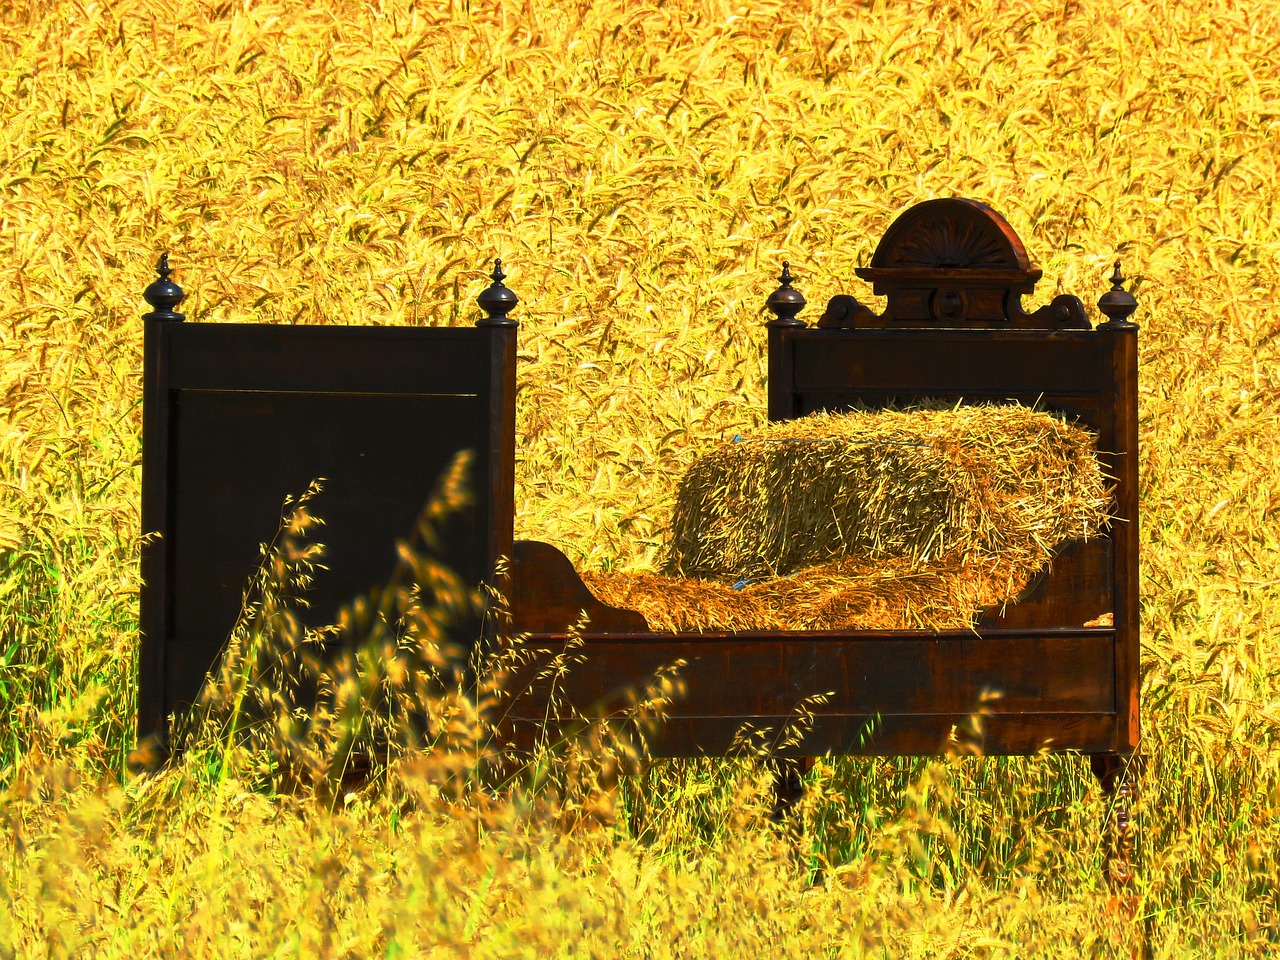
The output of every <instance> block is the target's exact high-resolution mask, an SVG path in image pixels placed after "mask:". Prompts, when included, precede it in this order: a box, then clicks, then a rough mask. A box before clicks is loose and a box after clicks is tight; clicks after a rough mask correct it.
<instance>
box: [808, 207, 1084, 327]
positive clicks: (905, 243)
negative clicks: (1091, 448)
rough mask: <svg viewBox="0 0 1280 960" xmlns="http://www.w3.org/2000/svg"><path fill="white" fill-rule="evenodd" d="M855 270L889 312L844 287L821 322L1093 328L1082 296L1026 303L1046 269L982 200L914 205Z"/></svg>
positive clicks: (834, 324)
mask: <svg viewBox="0 0 1280 960" xmlns="http://www.w3.org/2000/svg"><path fill="white" fill-rule="evenodd" d="M854 272H855V273H856V274H857V275H858V276H859V277H860V278H862V279H863V280H869V281H871V283H872V285H873V289H874V290H875V292H876V294H877V295H879V296H883V297H886V298H888V305H887V306H886V308H885V311H884V313H882V314H879V315H877V314H876V313H875V312H873V311H872V310H870V309H869V308H868V307H867V306H865V305H864V304H862V303H859V302H858V300H857V298H856V297H853V296H849V295H848V294H841V295H840V296H837V297H833V298H832V299H831V301H830V303H828V305H827V309H826V312H824V313H823V315H822V317H821V318H820V319H819V321H818V326H819V327H836V328H846V329H847V328H851V327H857V328H872V329H874V328H884V327H898V326H903V325H928V326H933V327H964V328H972V327H992V328H1003V329H1026V328H1031V329H1043V330H1061V329H1069V328H1082V329H1086V330H1087V329H1089V321H1088V319H1087V318H1086V317H1085V312H1084V304H1083V303H1081V302H1080V300H1079V298H1077V297H1072V296H1059V297H1055V298H1054V300H1053V301H1052V302H1051V303H1050V304H1048V305H1047V306H1043V307H1041V308H1040V309H1038V310H1036V311H1034V312H1033V313H1027V312H1026V311H1025V310H1024V309H1023V308H1022V297H1023V295H1024V294H1030V293H1033V292H1034V291H1035V285H1036V281H1037V280H1039V279H1040V277H1041V271H1040V270H1039V269H1038V268H1037V267H1034V266H1032V265H1031V261H1030V259H1029V258H1028V257H1027V251H1026V248H1025V247H1023V245H1022V241H1021V240H1019V239H1018V235H1017V234H1016V233H1015V232H1014V230H1013V228H1012V227H1011V226H1009V223H1008V221H1006V220H1005V219H1004V217H1002V216H1000V214H998V213H996V211H994V210H992V209H991V208H990V207H989V206H987V205H986V204H985V203H979V202H978V201H976V200H966V199H962V198H958V197H956V198H947V199H941V200H926V201H925V202H924V203H920V204H917V205H916V206H914V207H911V208H910V209H909V210H907V211H906V212H905V213H903V214H901V215H900V216H899V217H898V219H897V220H895V221H894V222H893V224H892V225H890V227H889V229H888V230H887V231H885V235H884V238H883V239H882V240H881V241H880V245H879V246H878V247H877V248H876V252H875V255H874V256H873V257H872V258H871V265H870V266H869V267H859V268H858V269H856V270H855V271H854ZM788 279H790V278H789V277H788ZM792 322H793V323H795V324H796V325H800V321H797V320H793V321H792Z"/></svg>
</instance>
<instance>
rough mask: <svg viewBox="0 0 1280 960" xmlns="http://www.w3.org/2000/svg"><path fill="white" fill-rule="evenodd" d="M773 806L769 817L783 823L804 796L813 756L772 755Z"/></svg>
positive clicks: (770, 762) (770, 761) (775, 821)
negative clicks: (805, 776)
mask: <svg viewBox="0 0 1280 960" xmlns="http://www.w3.org/2000/svg"><path fill="white" fill-rule="evenodd" d="M769 766H770V767H772V768H773V807H772V809H770V811H769V819H770V820H772V821H773V822H774V823H782V822H783V821H784V820H786V819H787V817H789V816H790V814H791V811H792V810H793V809H795V805H796V804H797V803H799V802H800V799H801V798H802V797H803V796H804V779H803V777H804V775H805V774H806V773H808V772H809V771H810V770H812V769H813V758H812V757H772V758H771V759H770V760H769Z"/></svg>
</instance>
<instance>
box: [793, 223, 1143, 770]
mask: <svg viewBox="0 0 1280 960" xmlns="http://www.w3.org/2000/svg"><path fill="white" fill-rule="evenodd" d="M856 273H857V274H858V276H859V277H861V278H863V279H865V280H870V281H872V283H873V284H874V291H875V293H876V294H879V295H881V296H884V297H886V299H887V305H886V308H885V310H884V312H883V313H881V314H876V313H874V312H873V311H872V310H871V309H870V308H868V307H866V306H865V305H864V304H862V303H861V302H859V301H858V299H857V298H856V297H854V296H852V295H849V294H841V295H838V296H836V297H833V298H832V299H831V300H830V301H829V302H828V304H827V308H826V310H825V311H824V313H823V314H822V316H821V317H820V318H819V320H818V324H817V326H816V327H815V328H810V327H808V326H806V324H805V323H804V322H803V321H801V320H799V319H798V318H797V315H798V314H799V313H800V312H801V310H802V309H803V308H804V306H805V300H804V297H803V295H801V294H800V293H799V291H797V290H796V289H795V288H794V287H793V286H792V280H793V278H792V276H791V273H790V265H789V264H784V266H783V273H782V276H781V277H780V281H781V285H780V286H779V288H778V289H777V290H776V291H774V293H773V294H772V295H771V296H770V297H769V300H768V307H769V309H770V310H771V311H772V312H773V313H774V315H775V319H773V320H771V321H770V322H769V324H768V327H769V419H771V420H785V419H790V418H792V417H800V416H804V415H805V414H809V413H814V412H816V411H820V410H829V411H842V410H849V409H854V408H869V409H878V408H883V407H886V406H891V405H892V406H904V405H907V404H911V403H914V402H918V401H922V400H933V399H936V400H945V401H949V402H957V403H1005V402H1017V403H1021V404H1023V405H1025V406H1029V407H1036V408H1038V409H1041V410H1045V411H1049V412H1053V413H1058V414H1062V415H1064V416H1066V417H1068V418H1070V419H1075V420H1078V421H1079V422H1080V423H1081V424H1083V425H1085V426H1087V427H1089V428H1090V429H1091V430H1094V431H1096V432H1097V434H1098V457H1099V461H1100V462H1101V465H1102V468H1103V470H1104V472H1105V473H1106V475H1107V476H1108V477H1110V478H1111V479H1112V480H1113V482H1114V488H1113V494H1112V496H1113V501H1112V505H1111V514H1112V518H1113V520H1112V524H1111V530H1110V537H1109V542H1108V541H1104V542H1099V543H1097V544H1096V545H1093V546H1090V547H1088V548H1087V550H1088V551H1089V553H1090V555H1092V556H1093V557H1094V558H1095V562H1098V563H1105V564H1107V565H1109V566H1110V567H1111V569H1110V570H1109V571H1103V573H1104V574H1105V580H1106V581H1107V582H1106V586H1107V588H1108V591H1109V592H1110V593H1111V595H1112V602H1113V604H1114V608H1115V628H1116V675H1115V689H1116V691H1118V693H1119V694H1120V695H1121V696H1123V697H1124V699H1125V700H1126V701H1127V702H1126V703H1123V704H1117V707H1118V713H1119V715H1120V716H1119V718H1118V724H1119V728H1120V729H1119V736H1118V739H1119V740H1120V741H1121V742H1124V743H1129V744H1135V743H1136V742H1137V730H1138V697H1137V690H1138V684H1137V677H1138V655H1139V643H1138V420H1137V411H1138V344H1137V333H1138V326H1137V324H1135V323H1133V322H1131V321H1130V320H1129V317H1130V316H1131V315H1132V314H1133V312H1134V310H1135V309H1136V307H1137V301H1136V300H1134V298H1133V297H1132V296H1131V295H1130V294H1129V293H1127V292H1126V291H1125V290H1124V288H1123V286H1122V284H1123V282H1124V278H1123V276H1122V275H1121V273H1120V264H1119V263H1117V264H1116V265H1115V271H1114V273H1113V275H1112V277H1111V283H1112V289H1111V291H1110V292H1108V293H1106V294H1104V295H1103V297H1102V299H1101V300H1100V301H1099V304H1098V306H1099V309H1100V310H1101V311H1102V312H1103V313H1104V314H1105V315H1106V317H1107V319H1106V321H1105V322H1102V323H1100V324H1098V326H1097V327H1096V328H1095V327H1092V326H1091V325H1090V323H1089V321H1088V318H1087V316H1086V314H1085V310H1084V306H1083V304H1082V303H1081V301H1080V300H1079V299H1078V298H1076V297H1073V296H1059V297H1056V298H1055V299H1054V300H1053V301H1052V302H1050V303H1049V304H1047V305H1045V306H1042V307H1040V308H1039V309H1037V310H1034V311H1031V312H1027V311H1026V310H1025V309H1024V308H1023V306H1022V297H1023V295H1026V294H1031V293H1033V292H1034V289H1035V283H1036V281H1037V280H1039V279H1040V276H1041V271H1040V270H1039V269H1037V268H1035V267H1033V266H1032V265H1031V263H1030V260H1029V259H1028V257H1027V253H1026V250H1025V249H1024V248H1023V245H1022V242H1021V240H1019V239H1018V236H1017V234H1016V233H1014V231H1013V228H1012V227H1010V225H1009V224H1008V223H1007V222H1006V221H1005V219H1004V218H1003V217H1001V216H1000V214H998V213H997V212H996V211H995V210H993V209H991V208H990V207H989V206H987V205H986V204H983V203H979V202H978V201H975V200H968V199H962V198H948V199H940V200H929V201H926V202H924V203H920V204H917V205H916V206H914V207H911V208H910V209H909V210H907V211H906V212H905V213H903V214H902V215H901V216H899V217H898V219H897V220H895V221H894V223H893V224H892V225H891V226H890V227H889V229H888V230H887V231H886V232H885V235H884V238H883V239H882V240H881V242H880V244H879V246H878V247H877V248H876V252H875V254H874V256H873V257H872V261H871V266H870V267H864V268H860V269H858V270H857V271H856ZM1104 551H1105V553H1104ZM1088 560H1089V558H1088V557H1086V561H1088ZM1027 609H1030V608H1029V607H1028V608H1027Z"/></svg>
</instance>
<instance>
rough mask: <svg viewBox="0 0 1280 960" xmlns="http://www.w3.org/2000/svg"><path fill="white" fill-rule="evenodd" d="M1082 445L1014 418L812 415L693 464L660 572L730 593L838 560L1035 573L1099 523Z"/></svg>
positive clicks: (964, 409) (1096, 492) (1092, 474)
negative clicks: (741, 585) (1011, 565)
mask: <svg viewBox="0 0 1280 960" xmlns="http://www.w3.org/2000/svg"><path fill="white" fill-rule="evenodd" d="M1093 448H1094V437H1093V435H1092V434H1091V433H1090V432H1089V431H1087V430H1084V429H1082V428H1080V427H1078V426H1075V425H1071V424H1067V423H1065V422H1064V421H1062V420H1061V419H1059V418H1056V417H1054V416H1051V415H1049V414H1045V413H1040V412H1037V411H1034V410H1030V409H1028V408H1026V407H1022V406H1017V405H1009V406H996V405H984V406H958V407H948V408H943V409H939V408H915V409H910V410H902V411H896V410H890V411H880V412H867V411H859V412H854V413H847V414H815V415H813V416H809V417H804V418H802V419H798V420H789V421H783V422H779V423H771V424H768V425H767V426H765V427H762V428H761V429H760V430H759V431H757V432H755V433H754V434H752V435H750V436H748V437H744V438H740V439H738V440H737V441H736V442H729V443H724V444H721V445H719V446H717V447H716V448H715V449H714V450H712V451H710V452H708V453H707V454H705V455H703V456H701V457H699V458H698V459H697V460H696V461H695V462H694V464H693V465H692V466H691V467H690V468H689V471H688V472H687V473H686V474H685V476H684V479H683V480H682V481H681V483H680V487H679V491H678V493H677V499H676V507H675V513H674V517H673V520H672V531H671V543H670V550H669V554H668V557H667V560H666V564H665V572H666V573H668V574H671V575H675V576H684V577H696V578H700V579H717V580H733V579H740V578H743V577H762V576H763V577H768V576H773V577H776V576H780V575H786V574H789V573H793V572H795V571H797V570H800V569H801V568H804V567H808V566H814V565H818V564H823V563H828V562H830V561H832V560H837V559H841V558H845V557H849V556H862V557H866V558H880V559H888V558H903V559H909V560H911V561H913V562H915V563H917V564H927V563H933V562H943V563H946V564H948V565H949V566H952V567H956V566H965V565H969V564H973V563H981V562H983V560H984V558H986V559H989V558H991V557H994V556H1001V557H1006V558H1007V557H1010V556H1016V557H1017V558H1018V561H1019V563H1018V564H1017V565H1019V566H1021V565H1025V564H1031V565H1033V569H1034V568H1035V567H1038V566H1039V565H1040V563H1043V562H1044V560H1046V559H1047V558H1048V556H1049V553H1050V551H1051V550H1052V548H1053V547H1054V546H1055V545H1056V544H1058V543H1060V542H1062V541H1064V540H1068V539H1072V538H1076V537H1087V536H1090V535H1093V534H1096V533H1097V532H1098V531H1099V530H1100V528H1101V527H1102V525H1103V524H1104V523H1105V522H1106V494H1107V492H1106V488H1105V485H1104V482H1103V478H1102V476H1101V473H1100V471H1099V469H1098V464H1097V461H1096V459H1095V457H1094V454H1093Z"/></svg>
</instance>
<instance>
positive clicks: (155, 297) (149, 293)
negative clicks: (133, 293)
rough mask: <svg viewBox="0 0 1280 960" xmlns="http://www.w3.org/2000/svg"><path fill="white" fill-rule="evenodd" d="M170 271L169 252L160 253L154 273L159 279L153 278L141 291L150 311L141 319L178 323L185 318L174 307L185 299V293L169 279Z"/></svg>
mask: <svg viewBox="0 0 1280 960" xmlns="http://www.w3.org/2000/svg"><path fill="white" fill-rule="evenodd" d="M172 272H173V271H172V270H171V269H170V267H169V254H167V253H162V254H160V262H159V263H157V264H156V273H157V274H159V275H160V279H159V280H153V281H152V283H151V285H150V286H148V287H147V289H146V290H144V291H143V292H142V298H143V299H144V300H146V301H147V303H148V304H150V305H151V312H150V313H144V314H143V315H142V319H143V320H162V321H164V322H166V323H180V322H181V321H183V320H185V319H187V318H186V317H185V316H184V315H183V314H181V313H178V312H177V311H176V310H175V309H174V308H175V307H177V306H178V304H180V303H181V302H182V301H183V300H185V299H186V296H187V295H186V294H185V293H183V291H182V288H181V287H180V286H178V285H177V284H176V283H174V282H173V281H172V280H170V279H169V274H170V273H172Z"/></svg>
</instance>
